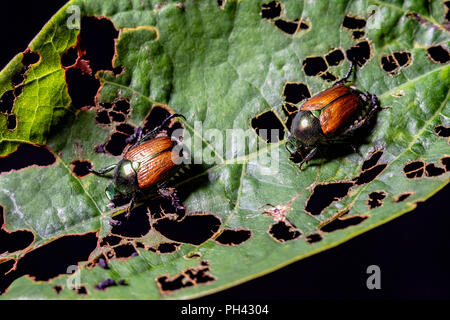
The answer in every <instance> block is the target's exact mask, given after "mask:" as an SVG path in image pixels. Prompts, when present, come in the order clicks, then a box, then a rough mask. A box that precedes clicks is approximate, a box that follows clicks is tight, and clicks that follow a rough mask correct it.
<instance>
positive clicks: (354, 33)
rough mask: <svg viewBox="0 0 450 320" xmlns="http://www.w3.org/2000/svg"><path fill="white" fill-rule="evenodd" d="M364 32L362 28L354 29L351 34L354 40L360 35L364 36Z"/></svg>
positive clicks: (360, 36)
mask: <svg viewBox="0 0 450 320" xmlns="http://www.w3.org/2000/svg"><path fill="white" fill-rule="evenodd" d="M365 34H366V33H365V32H364V30H356V31H353V32H352V36H353V39H354V40H358V39H361V38H362V37H364V36H365Z"/></svg>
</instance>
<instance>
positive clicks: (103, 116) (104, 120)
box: [95, 110, 111, 124]
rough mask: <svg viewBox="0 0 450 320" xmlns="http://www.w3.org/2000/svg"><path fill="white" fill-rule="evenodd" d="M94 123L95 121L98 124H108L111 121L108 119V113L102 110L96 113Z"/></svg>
mask: <svg viewBox="0 0 450 320" xmlns="http://www.w3.org/2000/svg"><path fill="white" fill-rule="evenodd" d="M95 121H97V123H99V124H110V123H111V119H110V118H109V115H108V111H106V110H102V111H100V112H97V116H96V117H95Z"/></svg>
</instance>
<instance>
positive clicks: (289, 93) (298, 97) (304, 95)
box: [283, 82, 311, 110]
mask: <svg viewBox="0 0 450 320" xmlns="http://www.w3.org/2000/svg"><path fill="white" fill-rule="evenodd" d="M283 97H284V101H286V102H289V103H292V104H297V103H299V102H300V101H302V100H304V99H308V98H310V97H311V93H310V92H309V88H308V86H307V85H305V84H304V83H301V82H287V83H286V84H285V85H284V89H283ZM296 110H297V109H296Z"/></svg>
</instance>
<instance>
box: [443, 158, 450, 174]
mask: <svg viewBox="0 0 450 320" xmlns="http://www.w3.org/2000/svg"><path fill="white" fill-rule="evenodd" d="M441 163H442V165H443V166H444V167H445V171H450V157H448V156H447V157H442V158H441Z"/></svg>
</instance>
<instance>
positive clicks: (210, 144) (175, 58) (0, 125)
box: [0, 0, 450, 299]
mask: <svg viewBox="0 0 450 320" xmlns="http://www.w3.org/2000/svg"><path fill="white" fill-rule="evenodd" d="M280 2H281V3H282V4H281V7H282V10H281V17H280V18H279V19H284V20H285V21H287V22H292V21H295V19H297V18H299V19H301V21H303V22H304V23H305V24H306V25H307V26H308V27H304V28H299V30H297V32H296V33H295V34H294V35H290V34H287V33H285V32H283V31H282V30H280V29H279V27H278V26H279V22H276V21H275V20H276V19H265V18H262V17H261V14H260V12H261V6H262V4H263V3H265V1H256V0H254V1H253V0H245V1H226V2H225V4H224V6H223V8H220V7H219V6H218V5H217V1H213V0H211V1H201V2H200V1H185V2H183V3H182V4H181V3H178V2H172V1H169V2H168V3H165V2H161V3H159V2H157V1H132V0H128V1H115V2H110V1H99V0H86V1H71V2H70V3H68V4H67V5H66V6H65V7H64V8H62V9H61V10H60V11H59V12H58V13H57V14H56V15H55V16H54V17H53V18H52V19H51V21H50V22H49V23H48V24H47V25H46V26H45V27H44V29H43V30H42V31H41V32H40V34H39V35H38V36H37V37H36V38H35V39H34V40H33V42H32V43H31V44H30V49H31V50H32V51H33V52H37V53H38V54H39V56H40V60H39V62H38V63H37V64H33V65H31V66H30V67H29V69H28V70H27V71H26V73H25V82H24V88H23V92H22V93H21V94H20V95H19V96H18V97H17V98H16V100H15V102H14V108H13V109H12V113H14V114H15V115H16V117H17V128H16V129H14V130H9V129H8V128H7V120H6V119H7V117H6V116H3V115H0V152H1V154H2V155H8V154H10V153H12V152H13V151H14V150H15V149H16V148H17V146H18V145H19V144H20V143H32V144H39V145H44V144H46V145H47V146H48V147H49V149H50V150H51V151H52V152H53V154H54V155H55V158H56V161H55V163H54V164H52V165H49V166H47V167H40V166H32V167H28V168H25V169H23V170H20V171H11V172H6V173H3V174H1V175H0V204H1V205H2V207H3V208H4V218H5V228H6V229H7V230H8V231H15V230H28V231H31V232H32V233H33V234H34V237H35V239H34V242H33V243H32V245H31V246H30V247H28V248H26V249H23V250H21V251H16V252H12V253H8V252H6V253H3V254H2V255H1V256H0V266H1V265H2V264H4V263H5V264H6V263H8V260H10V259H17V260H18V261H19V262H20V261H21V259H22V257H24V256H26V254H27V253H28V252H30V251H32V250H35V249H36V248H37V247H39V246H42V245H43V246H45V245H48V243H51V242H54V241H57V240H55V239H57V238H60V237H63V236H66V235H73V234H85V233H88V232H96V233H97V235H98V236H99V237H100V238H102V237H105V236H107V235H108V234H109V233H110V232H111V226H110V225H109V221H110V219H111V216H112V215H113V214H114V210H110V209H108V207H107V199H106V197H105V194H104V190H105V188H106V186H107V184H108V183H109V181H108V179H105V178H100V177H98V176H94V175H87V176H84V177H82V178H80V177H77V176H76V175H74V174H73V173H72V166H71V163H72V162H73V161H75V160H80V159H81V160H88V161H91V162H92V163H93V165H94V168H101V167H104V166H107V165H110V164H112V163H115V162H117V161H118V160H119V159H120V157H119V156H116V157H113V156H111V155H108V154H99V153H97V152H95V147H96V146H97V145H99V144H103V143H105V142H106V141H108V137H109V136H110V135H111V133H112V132H113V126H111V125H110V126H107V125H98V124H97V123H96V121H95V117H96V109H95V108H93V109H81V110H79V109H75V108H74V107H73V106H72V105H71V99H70V96H69V94H68V91H67V84H66V81H65V70H64V69H63V68H62V66H61V64H60V57H61V55H62V54H63V53H64V52H66V51H67V50H68V49H69V48H70V47H73V46H74V45H75V44H76V42H77V35H78V30H76V29H69V28H67V24H66V21H67V19H68V17H69V16H70V14H71V13H68V12H66V9H67V8H68V6H69V5H77V6H79V8H80V9H81V13H82V15H83V16H98V17H100V16H101V17H106V18H107V19H110V20H111V21H112V22H113V23H114V26H115V27H116V28H117V29H118V30H120V35H119V38H118V39H117V42H116V56H115V58H114V61H113V63H114V67H119V66H121V67H122V68H123V72H122V73H120V74H118V75H115V74H113V73H112V72H110V71H101V72H98V73H97V75H96V76H97V78H98V79H100V81H101V84H102V87H101V89H100V91H99V93H98V96H97V104H100V103H102V102H105V103H113V102H114V101H117V99H128V100H129V101H130V104H131V108H132V114H131V117H130V118H129V119H128V120H127V123H129V124H133V125H135V126H139V125H142V124H143V121H144V119H145V117H146V116H147V114H148V113H149V111H150V110H151V109H152V106H155V105H167V106H168V107H169V108H170V109H171V110H172V111H174V112H176V113H181V114H183V115H184V116H185V117H186V121H183V124H184V126H185V128H186V129H187V132H188V133H189V134H190V135H191V137H192V138H193V139H194V140H195V139H200V140H199V145H201V146H202V147H201V148H200V150H199V149H195V148H194V149H193V150H192V151H193V156H194V158H195V157H197V158H198V157H200V155H203V156H205V155H208V154H211V152H213V151H214V153H215V157H216V160H217V162H216V163H214V164H211V165H208V164H203V165H202V171H200V172H198V173H196V174H195V175H191V176H187V177H184V178H183V180H181V181H179V182H178V184H177V189H178V190H179V191H181V192H183V194H185V201H184V204H185V206H186V208H187V212H189V213H190V215H193V213H199V212H200V213H204V214H206V213H208V214H210V215H214V216H217V217H218V218H219V219H220V221H221V226H220V230H224V229H234V230H240V229H244V230H250V231H251V237H250V239H249V240H247V241H245V242H243V243H242V244H238V245H235V246H227V245H222V244H220V243H219V242H218V241H215V240H214V239H210V240H208V241H206V242H205V243H203V244H200V245H197V244H188V243H183V244H181V245H179V246H177V248H178V249H177V250H176V251H175V252H172V253H166V254H162V253H159V252H154V251H149V250H146V249H143V248H139V249H137V250H138V252H139V255H138V256H136V257H130V258H127V259H116V258H114V259H111V260H110V261H109V269H102V268H101V267H100V266H98V265H96V266H94V267H93V268H92V264H89V263H86V262H81V263H80V264H79V266H80V271H79V273H77V275H78V276H79V279H80V281H81V283H82V284H83V286H85V288H86V290H87V294H86V295H82V294H77V292H75V291H74V290H71V289H70V288H68V287H67V283H66V281H67V280H68V278H69V275H60V276H58V277H55V278H53V279H51V280H50V281H34V280H33V279H31V278H30V277H27V276H22V277H20V278H19V279H17V280H15V281H14V282H13V283H12V285H11V286H10V288H9V289H8V291H7V293H6V294H4V295H3V296H2V298H5V299H12V298H52V299H55V298H61V299H67V298H74V299H75V298H87V299H95V298H100V299H105V298H126V299H181V298H192V297H198V296H202V295H206V294H210V293H212V292H216V291H219V290H222V289H224V288H227V287H230V286H233V285H237V284H239V283H242V282H244V281H247V280H249V279H252V278H255V277H258V276H260V275H262V274H265V273H268V272H271V271H273V270H275V269H278V268H281V267H283V266H285V265H287V264H289V263H291V262H293V261H297V260H300V259H302V258H305V257H307V256H310V255H312V254H315V253H317V252H320V251H323V250H325V249H328V248H330V247H333V246H336V245H338V244H340V243H342V242H344V241H346V240H348V239H350V238H352V237H355V236H356V235H358V234H361V233H363V232H365V231H367V230H370V229H372V228H374V227H376V226H378V225H380V224H382V223H385V222H387V221H389V220H391V219H394V218H395V217H398V216H399V215H401V214H403V213H405V212H408V211H411V210H412V209H414V208H415V206H416V203H417V202H419V201H424V200H426V199H427V198H429V197H430V196H431V195H432V194H434V193H435V192H437V191H438V190H439V189H441V188H443V187H444V186H445V185H446V184H447V183H448V182H449V174H448V170H447V169H446V168H448V157H449V156H448V155H449V154H450V147H449V141H448V138H446V137H442V136H439V135H438V134H437V132H438V131H439V130H438V129H437V128H438V127H439V126H442V127H444V128H448V127H449V123H450V120H449V116H450V102H449V85H450V74H449V73H450V67H449V64H448V61H446V62H445V61H444V63H438V62H437V61H436V59H434V60H432V59H431V58H430V54H429V52H428V50H427V49H428V48H429V47H435V46H442V50H444V52H445V50H447V53H448V44H449V40H450V35H449V32H448V31H447V30H446V29H445V25H448V22H447V24H446V22H445V20H444V11H445V8H444V5H443V4H442V2H441V1H438V0H436V1H431V2H430V3H429V4H428V5H427V6H424V5H423V3H422V1H409V2H408V3H403V1H389V2H388V1H377V0H372V1H363V0H360V1H358V0H352V1H343V0H342V1H333V2H330V1H316V2H311V3H309V2H308V3H307V2H302V1H300V2H299V1H294V0H284V1H280ZM414 13H415V14H414ZM346 15H348V16H351V17H359V18H361V19H365V20H366V21H367V24H366V26H365V29H364V31H365V35H364V36H363V37H362V38H360V39H357V40H355V39H353V38H352V30H349V29H348V28H345V27H343V26H342V24H343V21H344V18H345V16H346ZM278 21H279V20H278ZM277 25H278V26H277ZM364 41H368V43H369V45H370V55H369V56H368V57H367V58H368V60H367V61H365V62H364V63H363V66H361V67H360V68H358V70H357V77H356V78H355V83H354V85H355V86H356V87H357V88H358V89H360V90H361V91H363V92H364V91H368V92H370V93H373V94H376V95H377V96H378V98H379V100H380V102H381V105H382V107H389V108H384V109H383V110H382V111H380V112H379V113H378V115H377V120H376V124H375V126H374V128H373V131H372V132H371V133H370V135H368V136H367V139H366V142H365V143H364V144H363V145H361V146H360V149H359V150H360V153H361V155H359V154H357V153H347V154H343V155H339V156H336V157H331V158H330V159H324V158H320V157H319V158H316V159H314V160H313V161H311V162H309V163H308V164H307V165H305V167H304V170H303V171H301V170H299V168H298V166H297V164H295V163H294V162H292V161H291V160H290V159H289V154H288V152H287V151H286V150H285V143H286V139H284V140H281V141H277V142H273V143H266V142H265V141H263V140H262V139H260V138H258V140H259V142H260V144H261V148H260V149H259V150H258V151H250V152H248V153H247V154H245V155H241V156H239V155H238V156H236V154H233V155H232V156H231V157H228V155H227V154H226V153H225V152H220V149H219V148H218V144H217V141H216V140H214V138H211V137H209V138H208V137H206V136H204V135H202V132H203V133H205V132H206V131H208V130H209V129H218V130H219V131H218V132H222V133H225V132H226V130H227V129H243V130H247V129H250V135H251V136H252V137H257V134H256V132H255V131H254V130H253V129H251V121H252V119H253V118H255V117H257V116H258V115H260V114H261V113H264V112H267V111H272V112H273V113H274V114H275V115H276V118H278V119H281V120H282V121H285V120H286V118H287V117H286V114H285V113H284V111H283V104H284V102H285V97H284V95H283V89H284V86H285V84H286V83H299V82H301V83H304V84H306V85H307V86H308V88H309V91H310V92H311V94H315V93H318V92H320V91H322V90H324V89H326V88H328V87H329V86H330V83H329V82H327V81H325V80H324V79H323V78H321V77H320V76H307V75H306V74H305V72H304V68H303V63H304V61H305V60H306V59H307V58H308V57H317V56H320V57H325V56H326V55H327V53H329V52H330V51H331V50H332V49H335V48H340V49H342V50H343V52H345V51H346V50H348V49H350V48H351V47H353V46H355V45H357V44H358V43H361V42H364ZM399 52H408V53H409V54H410V59H407V60H408V61H405V62H400V58H396V59H398V61H397V62H396V65H397V67H396V68H394V71H390V72H387V71H385V70H383V68H382V66H383V60H382V59H383V57H386V56H389V55H394V57H395V53H399ZM351 54H352V53H351V52H350V53H348V55H349V56H351ZM358 55H359V56H360V55H361V54H358ZM431 56H432V55H431ZM21 61H22V54H19V55H18V56H17V57H16V58H14V59H13V60H12V61H11V63H10V64H9V65H8V66H7V67H6V68H5V69H4V70H3V71H2V72H1V73H0V96H2V95H4V93H5V92H7V91H8V90H11V89H12V82H11V81H12V79H13V77H14V76H15V75H17V73H18V72H20V70H21V69H22V68H23V66H22V62H21ZM394 65H395V63H394ZM347 68H348V63H347V62H345V63H340V64H339V65H337V66H329V67H327V71H328V72H330V73H331V74H333V75H334V76H336V77H337V78H339V77H342V76H343V75H344V74H345V72H346V71H347ZM301 103H302V102H300V103H299V105H300V104H301ZM96 108H99V106H96ZM196 121H201V130H202V132H201V131H200V129H199V127H198V126H196V124H195V123H196ZM447 130H448V129H447ZM220 147H221V148H222V146H220ZM376 150H380V152H381V153H382V155H381V158H380V159H379V160H378V162H377V165H378V167H377V168H379V169H380V171H379V172H377V173H379V175H378V176H376V174H374V171H373V170H376V169H373V168H372V169H373V170H371V169H370V168H368V169H367V170H366V171H365V172H362V167H363V165H364V163H365V162H364V161H365V160H367V159H369V158H370V156H371V154H373V152H376ZM223 151H225V148H224V149H223ZM444 157H446V158H445V159H447V160H444ZM416 161H418V166H419V169H416V171H414V173H412V174H410V176H412V175H414V174H416V175H417V176H418V177H416V178H410V177H408V175H407V172H408V170H407V169H405V165H406V164H408V163H412V162H416ZM445 161H447V162H445ZM420 164H422V167H420ZM365 166H368V162H366V163H365ZM425 166H426V168H425ZM405 171H406V172H405ZM444 171H445V173H444ZM420 173H421V174H420ZM364 174H365V175H364ZM370 174H372V175H373V176H372V177H371V179H367V177H366V176H367V175H370ZM375 176H376V177H375ZM364 177H366V178H364ZM338 182H344V183H347V184H348V185H347V189H348V193H347V192H345V191H346V190H344V192H343V195H342V196H340V197H337V198H339V199H333V197H332V198H331V199H329V201H328V202H327V200H326V196H327V195H329V193H331V191H327V192H326V193H322V194H321V196H319V201H317V203H318V204H319V206H322V207H325V208H323V210H318V211H319V212H318V214H315V215H314V214H311V212H308V211H307V209H308V210H311V209H310V206H312V205H313V204H312V203H313V201H315V199H317V198H316V197H317V194H319V193H320V190H319V189H320V188H321V186H326V185H327V184H328V185H329V184H330V183H338ZM317 186H319V187H317ZM342 187H343V185H341V189H342ZM324 188H326V187H324ZM344 189H345V185H344ZM341 192H342V190H341ZM401 195H409V196H408V197H407V198H406V199H404V201H398V200H399V197H400V196H401ZM377 197H378V198H377ZM380 197H381V200H376V199H379V198H380ZM369 198H372V200H370V201H369ZM373 199H375V200H373ZM400 199H402V198H400ZM377 201H379V202H377ZM317 203H316V205H317ZM371 203H372V204H373V205H372V207H374V208H371ZM266 204H271V205H273V206H277V207H276V209H278V211H275V210H274V207H270V206H266V207H265V212H263V211H264V209H263V208H262V207H263V206H264V205H266ZM308 205H309V206H308ZM122 209H123V208H122ZM280 210H281V211H280ZM122 211H123V210H122ZM268 213H272V214H273V215H275V214H276V213H281V214H284V213H285V214H286V215H287V217H288V219H289V221H290V222H291V223H292V224H293V225H295V227H296V230H294V229H293V227H292V228H291V229H290V232H291V235H294V236H295V237H296V236H298V233H297V234H295V231H297V232H300V233H301V235H300V236H298V237H296V238H295V239H292V240H289V241H285V242H280V241H276V239H275V238H274V237H273V236H271V235H270V234H269V232H268V230H269V229H270V228H277V227H280V225H278V226H275V227H274V226H273V224H274V223H276V221H274V217H272V216H270V214H268ZM197 215H198V214H197ZM287 225H289V223H287ZM192 227H193V228H194V227H195V226H194V225H192ZM272 231H274V229H272ZM219 232H220V231H219ZM219 232H218V233H216V234H215V235H214V237H217V236H218V234H219ZM313 235H316V236H313ZM317 235H319V236H320V237H319V236H317ZM166 236H167V235H166ZM317 237H319V241H315V242H314V241H312V239H317ZM171 240H176V239H171ZM123 241H129V242H130V243H132V244H136V243H137V242H141V243H144V244H145V245H146V246H152V245H155V244H159V243H165V242H170V240H169V239H168V236H167V237H165V236H163V235H162V234H159V233H158V232H157V231H155V230H154V229H152V231H150V233H148V234H146V235H144V236H142V237H137V238H136V237H134V238H132V237H125V239H124V240H123ZM104 249H105V247H101V246H100V245H99V246H98V247H97V249H96V250H95V252H94V253H93V254H92V255H91V256H90V259H91V260H93V259H94V258H95V257H97V256H98V255H99V254H101V253H102V250H104ZM196 256H201V257H200V258H195V257H196ZM189 257H191V258H189ZM201 261H205V262H206V263H203V264H202V262H201ZM186 270H190V272H191V274H192V273H193V274H201V275H202V277H200V278H201V279H202V280H203V283H202V281H197V280H198V279H197V280H192V279H188V278H186V277H187V276H186ZM183 271H185V273H184V277H185V278H184V281H185V282H184V283H186V281H187V282H189V281H190V282H191V283H192V285H190V286H186V287H185V288H182V289H179V290H174V291H172V292H169V291H167V290H161V288H160V287H159V286H158V283H159V284H160V283H161V282H162V281H163V279H165V280H166V281H171V280H172V279H174V278H176V277H177V275H180V274H181V272H183ZM187 273H189V272H187ZM164 276H165V278H163V277H164ZM181 276H183V274H181ZM108 278H112V279H114V280H115V281H119V280H121V279H123V280H125V282H126V284H127V285H116V286H113V287H110V288H107V289H106V290H98V289H96V288H95V286H96V285H97V284H99V283H100V282H101V281H103V280H105V279H108ZM194 278H195V277H194ZM157 279H159V281H158V280H157ZM196 281H197V282H198V283H197V282H196ZM55 286H61V288H62V290H61V291H60V292H59V294H57V293H56V291H55V290H54V287H55Z"/></svg>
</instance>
